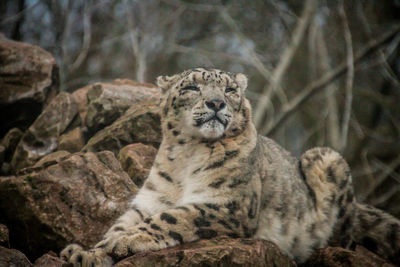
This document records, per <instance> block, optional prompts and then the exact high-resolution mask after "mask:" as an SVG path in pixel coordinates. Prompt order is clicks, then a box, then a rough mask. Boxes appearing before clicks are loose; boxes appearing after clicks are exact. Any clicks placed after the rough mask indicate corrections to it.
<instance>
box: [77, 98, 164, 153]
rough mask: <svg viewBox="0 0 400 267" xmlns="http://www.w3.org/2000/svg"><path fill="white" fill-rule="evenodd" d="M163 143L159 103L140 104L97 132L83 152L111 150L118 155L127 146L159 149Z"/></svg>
mask: <svg viewBox="0 0 400 267" xmlns="http://www.w3.org/2000/svg"><path fill="white" fill-rule="evenodd" d="M160 142H161V122H160V106H159V105H158V102H156V101H153V102H149V103H140V104H137V105H134V106H132V107H131V108H129V109H128V110H127V111H126V112H125V114H124V115H122V116H121V117H120V118H119V119H118V120H116V121H115V122H114V123H113V124H111V125H110V126H108V127H106V128H104V129H103V130H101V131H99V132H97V133H96V134H95V135H94V136H93V137H92V138H91V139H89V141H88V142H87V144H86V146H85V147H84V148H83V149H82V151H92V152H95V151H102V150H110V151H112V152H114V154H115V155H118V153H119V151H120V150H121V149H122V148H123V147H124V146H126V145H129V144H133V143H143V144H146V145H152V146H154V147H158V146H159V144H160Z"/></svg>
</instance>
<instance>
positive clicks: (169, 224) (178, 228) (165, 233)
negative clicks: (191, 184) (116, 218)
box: [104, 201, 255, 259]
mask: <svg viewBox="0 0 400 267" xmlns="http://www.w3.org/2000/svg"><path fill="white" fill-rule="evenodd" d="M241 202H246V201H231V202H229V203H225V204H215V203H198V204H186V205H183V206H180V207H177V208H173V209H169V210H166V211H164V212H161V213H159V214H156V215H153V216H151V217H148V218H146V219H145V220H144V221H143V222H142V223H139V224H138V225H136V226H134V227H132V228H131V229H128V230H126V231H125V232H124V234H123V235H121V236H120V237H118V238H116V239H113V240H112V239H110V240H109V243H107V244H104V249H105V251H106V252H107V254H109V255H112V256H113V257H114V258H116V259H120V258H124V257H127V256H130V255H133V254H135V253H137V252H141V251H147V250H160V249H163V248H166V247H171V246H175V245H178V244H182V243H186V242H192V241H196V240H198V239H207V238H212V237H215V236H217V235H222V234H226V235H229V236H232V237H240V236H246V235H247V236H250V235H251V234H252V233H250V232H249V231H250V230H249V227H248V224H247V222H248V221H247V220H254V218H255V217H254V216H253V214H254V211H253V210H252V209H253V208H254V207H250V210H247V209H246V208H243V207H242V203H241ZM253 206H254V205H253ZM244 218H245V219H244ZM252 218H253V219H252ZM252 231H254V229H253V230H252Z"/></svg>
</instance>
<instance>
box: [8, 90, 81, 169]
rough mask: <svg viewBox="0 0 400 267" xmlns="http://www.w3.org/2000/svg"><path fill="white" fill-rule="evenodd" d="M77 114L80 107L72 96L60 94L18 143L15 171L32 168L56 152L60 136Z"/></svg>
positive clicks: (12, 163)
mask: <svg viewBox="0 0 400 267" xmlns="http://www.w3.org/2000/svg"><path fill="white" fill-rule="evenodd" d="M77 113H78V106H77V104H76V102H75V101H74V100H73V98H72V97H71V95H70V94H68V93H60V94H58V95H57V97H56V98H55V99H53V101H51V103H50V104H49V105H48V106H47V108H46V109H45V110H44V111H43V112H42V114H40V116H39V117H38V118H37V119H36V120H35V122H34V123H33V124H32V125H31V126H30V127H29V129H28V130H27V131H26V132H25V134H24V135H23V137H22V139H21V141H20V142H19V143H18V145H17V148H16V150H15V153H14V155H13V158H12V161H11V166H12V168H13V170H14V171H18V170H20V169H22V168H25V167H29V166H32V165H33V164H34V163H35V162H36V161H38V160H39V159H40V158H41V157H43V156H45V155H47V154H49V153H51V152H53V151H55V150H56V149H57V146H58V142H57V141H58V138H59V136H60V135H61V134H62V133H63V132H64V130H65V129H66V128H67V127H68V126H69V124H70V123H71V122H72V121H73V119H74V117H75V115H76V114H77Z"/></svg>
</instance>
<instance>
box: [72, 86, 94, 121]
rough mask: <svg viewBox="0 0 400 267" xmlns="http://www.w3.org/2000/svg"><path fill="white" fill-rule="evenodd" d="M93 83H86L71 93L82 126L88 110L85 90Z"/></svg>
mask: <svg viewBox="0 0 400 267" xmlns="http://www.w3.org/2000/svg"><path fill="white" fill-rule="evenodd" d="M92 86H93V85H87V86H85V87H82V88H80V89H78V90H75V91H74V92H73V93H72V94H71V95H72V97H73V98H74V100H75V102H76V103H77V104H78V111H79V117H80V118H81V122H82V127H85V126H86V125H85V121H86V114H87V110H88V99H87V92H88V91H89V90H90V89H91V88H92Z"/></svg>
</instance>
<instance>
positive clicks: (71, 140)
mask: <svg viewBox="0 0 400 267" xmlns="http://www.w3.org/2000/svg"><path fill="white" fill-rule="evenodd" d="M84 146H85V138H84V135H83V131H82V129H81V128H80V127H76V128H75V129H72V130H70V131H68V132H67V133H65V134H63V135H61V136H60V138H59V139H58V148H57V149H58V150H65V151H68V152H70V153H74V152H78V151H81V149H82V148H83V147H84Z"/></svg>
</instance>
